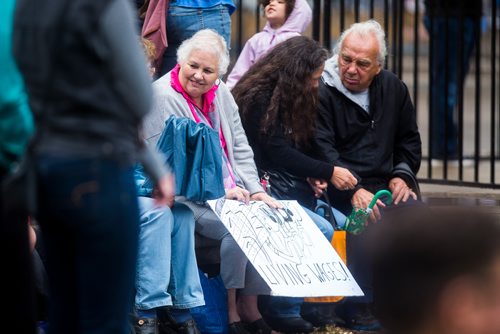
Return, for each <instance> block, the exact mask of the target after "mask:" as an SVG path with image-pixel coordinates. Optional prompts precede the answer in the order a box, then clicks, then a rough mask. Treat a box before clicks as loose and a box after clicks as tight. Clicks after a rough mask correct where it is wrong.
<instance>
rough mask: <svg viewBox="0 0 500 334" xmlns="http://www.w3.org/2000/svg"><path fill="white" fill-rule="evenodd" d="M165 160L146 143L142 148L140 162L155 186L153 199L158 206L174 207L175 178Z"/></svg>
mask: <svg viewBox="0 0 500 334" xmlns="http://www.w3.org/2000/svg"><path fill="white" fill-rule="evenodd" d="M163 160H164V159H162V156H161V154H160V153H159V152H157V151H156V150H153V149H152V148H151V147H150V146H149V145H147V144H146V143H144V144H143V145H142V146H141V149H140V150H139V161H140V163H141V164H142V166H143V167H144V171H145V172H146V174H148V175H149V177H150V178H151V180H152V181H153V183H154V185H155V188H154V189H153V197H154V198H155V200H156V202H157V204H161V205H168V206H169V207H172V205H173V204H174V196H175V182H174V176H173V174H172V172H171V171H170V168H168V167H167V166H166V165H165V164H164V163H163Z"/></svg>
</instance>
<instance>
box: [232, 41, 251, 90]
mask: <svg viewBox="0 0 500 334" xmlns="http://www.w3.org/2000/svg"><path fill="white" fill-rule="evenodd" d="M254 63H255V50H254V49H253V44H252V39H249V40H248V41H247V42H246V43H245V46H244V47H243V50H241V53H240V56H239V57H238V60H237V61H236V63H235V64H234V67H233V70H232V71H231V73H229V76H228V77H227V81H226V86H227V87H228V88H229V89H233V87H234V86H236V84H237V83H238V81H239V80H240V79H241V77H242V76H243V75H244V74H245V73H246V72H247V71H248V69H249V68H250V66H252V65H253V64H254Z"/></svg>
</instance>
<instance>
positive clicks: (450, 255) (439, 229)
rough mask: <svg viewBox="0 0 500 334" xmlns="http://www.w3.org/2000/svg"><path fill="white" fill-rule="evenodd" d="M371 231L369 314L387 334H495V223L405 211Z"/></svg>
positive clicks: (467, 212) (499, 232) (499, 286)
mask: <svg viewBox="0 0 500 334" xmlns="http://www.w3.org/2000/svg"><path fill="white" fill-rule="evenodd" d="M373 227H374V228H373V231H372V232H373V234H371V235H370V237H371V238H372V239H371V242H369V246H370V247H371V252H370V253H371V254H372V257H373V266H374V270H373V272H374V298H375V311H376V314H377V316H378V318H379V319H380V321H381V323H382V325H383V327H384V328H385V329H386V330H387V332H388V333H390V334H466V333H474V334H496V333H500V316H499V315H500V242H499V240H500V221H499V219H498V216H494V215H492V214H491V213H489V214H487V213H485V212H484V209H482V211H481V212H480V211H479V209H477V208H459V207H451V208H446V209H443V208H433V209H429V208H427V207H423V206H420V207H413V208H409V207H407V208H402V209H394V212H390V213H389V212H387V214H386V215H385V218H384V224H380V225H377V226H373Z"/></svg>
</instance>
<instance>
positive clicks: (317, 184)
mask: <svg viewBox="0 0 500 334" xmlns="http://www.w3.org/2000/svg"><path fill="white" fill-rule="evenodd" d="M307 182H308V183H309V185H310V186H311V188H312V189H313V191H314V197H316V198H320V197H321V195H323V192H324V191H326V189H327V187H328V182H326V181H325V180H322V179H315V178H312V177H308V178H307Z"/></svg>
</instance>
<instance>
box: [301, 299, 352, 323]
mask: <svg viewBox="0 0 500 334" xmlns="http://www.w3.org/2000/svg"><path fill="white" fill-rule="evenodd" d="M335 306H336V305H335V304H334V303H303V304H302V310H301V313H300V315H301V316H302V318H304V319H305V320H307V321H309V322H310V323H311V324H313V326H314V327H324V326H328V325H335V324H336V325H343V324H344V321H343V320H342V319H340V318H339V317H338V316H337V314H335Z"/></svg>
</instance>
